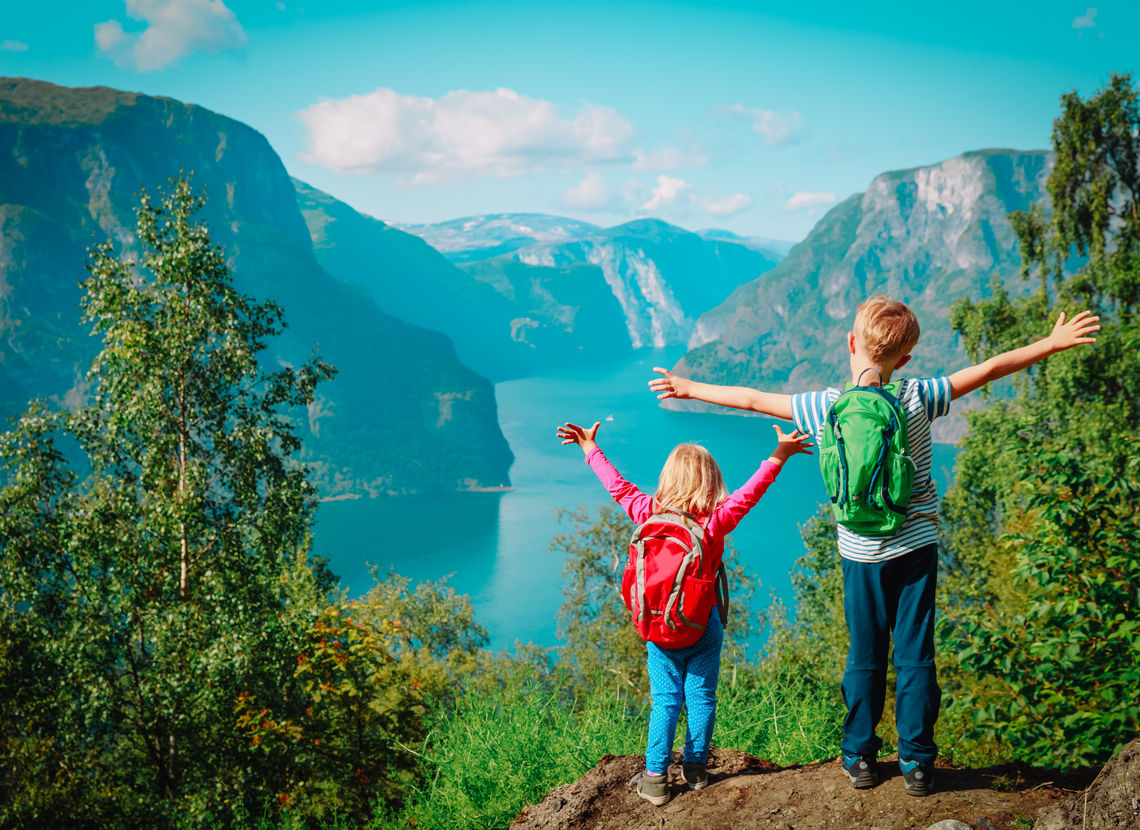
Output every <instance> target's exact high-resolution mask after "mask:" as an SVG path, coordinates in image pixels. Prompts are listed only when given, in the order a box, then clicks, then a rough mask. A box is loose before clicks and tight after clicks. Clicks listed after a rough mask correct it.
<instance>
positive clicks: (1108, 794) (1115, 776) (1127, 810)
mask: <svg viewBox="0 0 1140 830" xmlns="http://www.w3.org/2000/svg"><path fill="white" fill-rule="evenodd" d="M1137 793H1140V740H1138V741H1133V742H1132V743H1130V744H1128V745H1127V746H1125V747H1124V749H1122V750H1121V751H1120V753H1119V754H1118V755H1117V756H1116V757H1115V758H1113V759H1112V760H1111V761H1109V762H1108V764H1107V765H1106V766H1105V768H1104V769H1103V770H1101V772H1100V775H1098V776H1097V777H1096V780H1095V781H1093V783H1092V784H1091V785H1090V786H1089V788H1088V789H1086V790H1085V791H1084V792H1082V793H1078V794H1077V795H1075V796H1073V797H1072V798H1070V799H1068V800H1067V801H1065V802H1063V803H1061V804H1056V805H1053V806H1051V807H1048V808H1046V809H1044V810H1042V811H1041V812H1040V814H1039V815H1038V818H1037V822H1036V824H1034V825H1033V830H1069V828H1073V827H1080V828H1082V830H1125V828H1135V827H1140V799H1138V798H1137Z"/></svg>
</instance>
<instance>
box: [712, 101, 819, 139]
mask: <svg viewBox="0 0 1140 830" xmlns="http://www.w3.org/2000/svg"><path fill="white" fill-rule="evenodd" d="M729 112H732V113H735V114H737V115H743V116H745V117H746V118H750V119H751V120H752V132H754V133H756V135H758V136H760V138H761V139H763V141H764V143H765V144H766V145H767V146H769V147H780V146H782V145H784V144H791V143H792V142H793V141H795V140H796V138H797V137H798V136H799V133H800V130H801V129H802V128H803V125H804V117H803V116H802V115H800V114H799V113H798V112H796V111H795V110H765V109H759V108H757V107H745V106H741V105H740V104H736V105H735V106H733V107H730V108H729Z"/></svg>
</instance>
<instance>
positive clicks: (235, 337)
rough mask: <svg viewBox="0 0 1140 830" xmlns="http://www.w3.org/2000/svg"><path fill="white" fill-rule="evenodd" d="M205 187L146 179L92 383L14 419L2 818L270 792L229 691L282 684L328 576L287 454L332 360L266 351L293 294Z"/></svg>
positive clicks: (135, 815)
mask: <svg viewBox="0 0 1140 830" xmlns="http://www.w3.org/2000/svg"><path fill="white" fill-rule="evenodd" d="M202 204H203V200H202V198H201V197H200V196H198V195H196V194H195V193H194V192H193V190H192V188H191V185H190V182H189V181H188V180H187V179H185V178H180V179H178V180H175V181H173V182H172V186H171V188H170V189H169V191H168V192H166V193H165V194H163V195H162V198H161V199H160V200H159V201H157V202H156V201H155V200H154V199H152V198H151V197H150V196H149V195H147V194H144V195H143V196H142V200H141V205H140V208H139V210H138V227H137V242H136V244H135V245H132V246H131V248H129V249H128V250H134V251H135V252H136V253H135V255H133V256H132V255H131V254H129V253H127V252H124V253H122V254H118V255H117V254H116V252H115V250H114V247H113V245H112V243H110V242H107V243H104V244H101V245H98V246H96V247H95V248H93V249H92V251H91V257H90V262H89V264H88V270H89V271H90V277H89V278H88V279H87V280H86V282H85V288H86V291H87V293H86V297H85V299H84V302H83V305H84V312H85V319H86V320H87V321H89V322H90V323H91V324H92V325H93V329H94V333H95V335H97V336H98V337H100V338H102V341H103V347H102V350H101V351H100V352H99V354H98V356H97V357H96V358H95V360H94V362H93V364H92V366H91V370H90V372H89V374H88V376H87V380H88V383H89V393H90V402H89V404H87V405H85V406H83V407H82V408H80V409H78V410H76V411H73V412H63V413H54V414H53V413H49V412H47V411H46V410H45V409H44V408H43V407H41V406H38V405H33V407H32V408H31V409H30V410H29V412H28V413H27V414H26V415H25V416H24V417H23V418H21V419H20V420H19V421H18V423H17V424H16V425H15V428H14V429H13V430H12V431H10V432H9V433H7V434H6V435H4V436H3V437H2V439H0V455H2V458H3V465H4V466H3V472H2V473H0V475H2V476H3V479H2V481H3V484H4V486H3V489H2V490H0V614H2V617H3V623H2V628H0V631H2V633H3V635H4V641H3V646H2V650H0V655H2V657H3V664H2V665H0V684H2V685H5V686H10V685H11V684H12V683H13V682H14V681H13V673H14V672H16V671H21V672H31V673H32V674H31V676H32V677H35V678H36V683H35V684H32V685H34V686H36V687H42V688H34V689H31V690H18V692H17V694H15V695H14V696H13V697H11V698H8V699H6V700H5V701H3V702H2V703H0V707H2V708H3V713H2V714H3V717H2V720H3V726H0V730H2V733H3V734H2V737H0V740H2V746H3V749H4V751H5V752H6V753H9V754H8V755H7V757H6V758H5V759H4V763H0V767H4V768H10V767H11V766H12V765H13V764H14V763H20V764H23V763H27V764H28V766H27V767H26V768H25V769H24V771H22V772H17V773H14V774H15V775H16V777H17V778H19V777H20V776H24V779H23V780H22V781H20V782H19V783H20V784H21V787H20V788H19V789H16V790H10V789H7V790H6V793H5V795H0V805H2V807H0V809H2V810H3V811H4V812H3V813H2V817H3V818H4V819H5V820H6V821H10V822H15V823H19V822H21V821H30V822H32V823H41V822H42V821H43V820H45V817H46V818H50V817H53V816H57V817H58V816H63V815H66V816H68V817H69V820H70V821H71V822H72V823H75V824H84V823H90V824H104V823H108V822H110V823H115V822H127V823H130V824H135V825H136V826H141V825H144V824H153V825H161V824H166V823H169V822H171V821H173V820H174V817H175V816H176V815H177V816H182V817H185V816H199V817H201V816H204V815H205V814H206V813H208V812H215V813H218V814H226V813H228V812H231V811H233V810H238V809H242V808H251V807H252V808H253V809H257V810H260V806H261V801H262V799H263V798H264V797H265V795H267V794H269V793H271V792H275V791H276V790H277V787H276V786H275V784H274V778H275V776H278V775H279V774H280V771H279V770H275V769H272V768H270V767H267V766H266V764H265V759H264V758H263V757H262V756H261V755H259V754H258V753H257V752H256V750H255V748H252V747H250V745H249V741H248V740H247V739H246V737H245V736H244V735H242V734H241V732H240V731H239V730H238V729H237V728H236V725H235V716H234V712H233V708H234V705H235V702H236V701H237V700H238V697H239V695H240V694H242V693H243V692H252V693H255V694H257V695H259V696H262V697H264V698H267V699H273V700H282V699H283V698H284V697H286V696H287V695H288V693H289V692H288V690H289V689H290V688H291V685H292V680H293V672H294V669H295V663H293V662H290V661H291V660H292V659H293V657H294V656H295V655H296V653H297V652H298V650H299V648H298V646H299V643H300V642H301V641H302V640H303V639H304V637H305V636H306V635H305V632H306V630H308V629H309V628H311V621H312V619H313V617H314V615H315V614H316V613H317V612H318V610H319V608H320V607H322V606H323V605H324V604H325V600H324V596H325V595H326V594H327V591H328V590H329V588H330V582H329V580H328V579H327V573H325V572H322V570H321V569H319V568H314V567H313V563H311V562H310V557H309V553H308V542H309V528H310V525H311V523H312V519H313V513H314V510H315V508H316V497H315V492H314V489H313V487H312V486H311V485H310V484H309V482H308V480H307V477H306V473H305V471H304V469H303V468H302V467H301V466H300V465H298V464H295V463H292V462H291V461H290V459H291V457H292V456H293V455H294V454H295V453H296V451H297V450H298V448H299V446H300V444H299V441H298V439H297V437H296V435H295V434H294V431H293V427H292V417H295V411H296V408H297V407H303V406H305V405H307V404H309V403H311V401H312V400H313V390H314V388H315V386H316V385H317V383H318V382H320V381H322V380H326V379H329V378H331V377H332V375H333V370H332V368H331V367H329V366H328V365H327V364H325V363H323V362H322V361H321V360H320V359H319V358H316V357H314V358H313V359H312V360H311V361H309V362H308V363H306V364H304V365H303V366H299V367H296V368H292V367H287V368H283V369H278V370H276V371H269V370H266V369H265V368H264V366H263V364H262V362H261V361H260V360H259V356H260V353H261V352H262V350H263V349H264V347H265V342H266V340H267V338H270V337H272V336H274V335H275V334H277V333H279V332H280V331H281V329H282V327H283V325H284V322H283V317H282V312H281V309H280V308H278V307H277V306H275V305H274V304H273V303H270V302H263V303H259V302H255V301H253V300H251V299H250V298H248V297H245V296H243V295H241V294H240V293H238V292H237V291H236V290H235V289H234V287H233V285H232V281H231V278H230V275H229V273H228V269H227V266H226V259H225V254H224V252H223V251H222V250H221V249H220V248H219V247H218V246H217V245H215V244H213V243H212V242H211V240H210V236H209V232H208V230H207V228H206V227H205V226H203V225H202V224H200V223H198V222H197V221H196V220H195V214H196V212H197V211H198V210H199V209H200V208H201V207H202ZM64 450H66V453H67V455H68V457H71V458H79V459H81V461H80V463H79V465H77V466H76V468H75V469H74V470H73V469H71V468H70V467H69V465H68V464H67V463H66V462H65V459H64V452H63V451H64ZM77 471H78V472H77ZM33 779H34V780H33ZM53 792H54V793H56V794H55V795H53V794H52V793H53ZM111 817H113V818H111Z"/></svg>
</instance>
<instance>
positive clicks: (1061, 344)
mask: <svg viewBox="0 0 1140 830" xmlns="http://www.w3.org/2000/svg"><path fill="white" fill-rule="evenodd" d="M1096 331H1100V318H1099V317H1093V316H1092V312H1091V311H1082V312H1080V313H1079V314H1075V315H1073V319H1071V320H1069V321H1067V322H1066V320H1065V312H1063V311H1062V312H1061V316H1060V317H1058V318H1057V322H1056V323H1055V324H1054V325H1053V331H1052V332H1050V334H1049V345H1050V346H1051V347H1052V348H1053V351H1054V352H1063V351H1065V349H1071V348H1073V346H1079V345H1080V344H1082V343H1095V342H1096V338H1095V337H1089V336H1088V335H1090V334H1092V333H1093V332H1096Z"/></svg>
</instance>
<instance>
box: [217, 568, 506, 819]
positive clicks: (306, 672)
mask: <svg viewBox="0 0 1140 830" xmlns="http://www.w3.org/2000/svg"><path fill="white" fill-rule="evenodd" d="M305 634H306V635H307V636H306V637H305V639H304V641H303V642H302V643H301V645H302V649H301V651H299V652H298V653H297V655H296V669H295V670H294V672H293V677H294V679H295V681H296V683H295V686H294V692H293V695H294V698H293V699H292V700H284V699H282V698H280V696H278V698H277V700H276V701H273V700H270V701H269V702H268V705H266V704H265V703H264V702H263V701H262V700H261V699H259V698H258V697H257V696H256V695H255V694H253V693H251V692H243V693H242V695H241V696H240V697H239V699H238V702H237V706H236V707H235V711H236V713H237V725H238V728H239V729H241V730H242V731H243V732H244V733H245V734H246V735H247V736H248V738H249V741H250V744H251V745H253V746H256V747H258V749H260V750H261V751H262V752H264V753H265V755H266V757H267V758H272V759H275V760H277V761H278V763H279V764H280V765H281V766H282V767H283V768H284V769H285V770H286V776H285V778H284V780H283V781H282V784H281V786H282V790H281V792H280V793H279V796H278V801H279V802H280V803H281V804H282V805H283V806H286V807H288V808H289V810H290V812H291V813H292V814H293V815H295V816H299V817H303V818H305V819H316V820H321V821H329V820H332V819H333V818H335V817H336V816H338V815H339V816H343V817H351V818H353V819H357V820H362V819H365V818H367V817H368V815H369V813H370V812H371V811H372V809H373V807H374V806H379V807H381V808H382V809H383V810H385V811H390V810H394V809H397V808H398V807H399V806H400V804H401V803H402V801H403V798H404V796H405V794H406V791H407V789H408V788H409V787H411V786H414V785H415V784H417V783H418V781H419V776H420V772H421V766H422V765H421V760H422V759H421V755H422V753H421V752H420V751H419V748H421V747H422V745H423V743H424V741H425V740H426V738H427V732H428V723H429V720H430V715H431V713H432V712H434V711H437V710H441V709H442V710H449V709H450V708H451V707H452V706H453V705H454V703H455V699H456V697H457V696H458V695H459V694H460V692H461V691H462V690H463V689H464V687H465V684H466V681H467V679H468V678H469V677H471V676H472V675H475V674H477V673H479V672H480V671H481V670H482V666H481V663H482V660H483V658H482V655H481V651H480V650H481V649H482V648H483V647H484V646H486V644H487V633H486V631H485V630H484V629H483V628H482V627H481V626H480V625H478V624H477V623H476V622H475V620H474V613H473V609H472V607H471V601H470V599H469V598H468V597H467V596H457V595H456V594H455V592H454V591H453V590H452V589H451V588H449V587H447V586H446V585H445V584H443V583H421V584H419V585H417V586H416V587H415V589H414V590H410V589H409V581H408V580H407V579H405V578H403V577H399V576H395V575H390V576H389V578H388V579H387V580H386V581H383V582H378V583H377V584H376V585H375V587H373V588H372V590H371V591H369V592H368V594H367V595H366V596H364V597H363V598H361V599H360V600H359V601H350V602H343V601H342V602H338V603H335V604H333V605H330V606H328V607H327V608H325V609H324V611H323V612H322V613H321V615H320V616H319V617H318V618H317V619H316V620H315V621H314V622H313V623H312V625H311V626H310V627H309V628H308V630H307V631H306V632H305Z"/></svg>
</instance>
